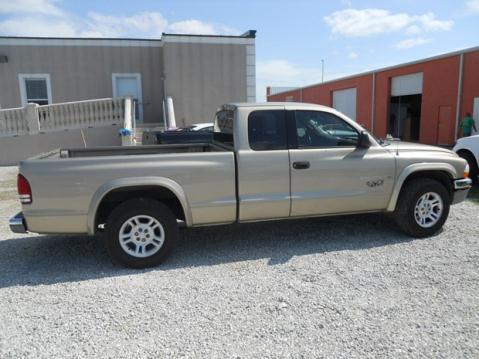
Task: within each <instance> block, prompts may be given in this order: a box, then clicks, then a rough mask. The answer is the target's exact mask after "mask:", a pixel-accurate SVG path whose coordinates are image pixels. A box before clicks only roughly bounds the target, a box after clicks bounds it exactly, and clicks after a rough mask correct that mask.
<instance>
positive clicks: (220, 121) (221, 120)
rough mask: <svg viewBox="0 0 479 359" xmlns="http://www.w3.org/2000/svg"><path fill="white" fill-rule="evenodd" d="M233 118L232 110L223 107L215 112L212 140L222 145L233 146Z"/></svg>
mask: <svg viewBox="0 0 479 359" xmlns="http://www.w3.org/2000/svg"><path fill="white" fill-rule="evenodd" d="M233 118H234V111H233V110H226V109H223V110H220V111H218V112H216V115H215V124H214V130H213V141H214V142H217V143H218V144H220V145H222V146H223V147H228V148H234V137H233Z"/></svg>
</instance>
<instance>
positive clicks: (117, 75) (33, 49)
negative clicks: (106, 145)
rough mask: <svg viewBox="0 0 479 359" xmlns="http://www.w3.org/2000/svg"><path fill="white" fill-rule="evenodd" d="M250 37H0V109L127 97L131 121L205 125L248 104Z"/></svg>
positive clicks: (252, 48)
mask: <svg viewBox="0 0 479 359" xmlns="http://www.w3.org/2000/svg"><path fill="white" fill-rule="evenodd" d="M255 84H256V76H255V31H252V30H250V31H248V32H246V33H245V34H243V35H241V36H210V35H179V34H163V36H162V38H161V39H159V40H147V39H80V38H34V37H0V108H4V109H5V108H13V107H20V106H23V105H25V104H26V103H27V102H36V103H39V104H51V103H61V102H71V101H81V100H88V99H99V98H106V97H121V96H127V95H131V96H133V97H134V98H135V99H136V100H137V102H138V106H137V119H138V121H140V122H141V121H143V122H144V123H145V124H146V123H162V122H163V105H162V104H163V100H164V99H165V98H166V97H167V96H171V97H172V99H173V102H174V107H175V115H176V122H177V124H178V125H180V126H181V125H187V124H192V123H197V122H207V121H211V119H212V116H213V114H214V111H215V110H216V108H217V107H218V106H219V105H221V104H222V103H225V102H230V101H251V102H252V101H255V97H256V96H255V93H256V85H255Z"/></svg>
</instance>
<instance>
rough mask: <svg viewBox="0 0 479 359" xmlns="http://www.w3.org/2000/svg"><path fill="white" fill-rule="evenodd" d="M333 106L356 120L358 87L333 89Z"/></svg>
mask: <svg viewBox="0 0 479 359" xmlns="http://www.w3.org/2000/svg"><path fill="white" fill-rule="evenodd" d="M333 107H334V108H335V109H336V110H338V111H339V112H342V113H344V114H345V115H346V116H348V117H349V118H351V119H352V120H354V121H356V88H355V87H354V88H349V89H345V90H338V91H333Z"/></svg>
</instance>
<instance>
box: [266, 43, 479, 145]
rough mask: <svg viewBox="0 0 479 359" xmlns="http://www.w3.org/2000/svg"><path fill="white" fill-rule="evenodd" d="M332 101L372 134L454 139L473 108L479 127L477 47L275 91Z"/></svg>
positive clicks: (274, 97) (279, 96)
mask: <svg viewBox="0 0 479 359" xmlns="http://www.w3.org/2000/svg"><path fill="white" fill-rule="evenodd" d="M267 100H268V101H298V102H310V103H317V104H321V105H326V106H331V107H334V108H336V109H338V110H339V111H341V112H343V113H345V114H346V115H348V116H349V117H351V118H353V119H355V120H356V121H358V122H359V123H361V124H362V125H363V126H364V127H366V128H368V129H369V130H371V131H372V132H373V133H374V134H376V135H378V136H381V137H384V136H386V134H392V135H393V136H395V137H400V138H402V139H404V140H410V141H417V142H422V143H428V144H437V145H452V144H454V142H455V140H456V139H457V137H458V135H459V136H460V133H459V130H458V124H459V121H460V120H461V119H462V118H463V117H464V116H465V114H466V113H468V112H470V113H471V114H473V117H474V119H475V121H476V127H477V128H478V129H479V47H475V48H470V49H465V50H461V51H456V52H452V53H448V54H444V55H440V56H435V57H431V58H427V59H423V60H419V61H414V62H409V63H405V64H401V65H397V66H392V67H387V68H383V69H378V70H374V71H370V72H366V73H362V74H358V75H353V76H349V77H345V78H341V79H337V80H332V81H328V82H324V83H320V84H314V85H310V86H306V87H303V88H297V89H293V90H289V91H285V92H280V93H275V94H272V90H271V88H270V87H268V88H267Z"/></svg>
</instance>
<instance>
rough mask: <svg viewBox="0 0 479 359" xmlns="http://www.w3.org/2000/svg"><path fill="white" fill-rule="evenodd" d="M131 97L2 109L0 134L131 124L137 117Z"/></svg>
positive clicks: (9, 134) (3, 135) (0, 113)
mask: <svg viewBox="0 0 479 359" xmlns="http://www.w3.org/2000/svg"><path fill="white" fill-rule="evenodd" d="M132 101H133V100H132V99H131V98H105V99H95V100H87V101H76V102H65V103H57V104H52V105H44V106H39V105H37V104H27V105H26V106H25V107H23V108H13V109H4V110H1V109H0V137H5V136H19V135H26V134H36V133H39V132H55V131H63V130H72V129H81V128H89V127H103V126H108V125H114V124H116V125H122V126H125V124H127V125H129V127H130V128H131V120H132V118H134V117H133V116H134V114H133V113H132V111H134V106H132Z"/></svg>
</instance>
